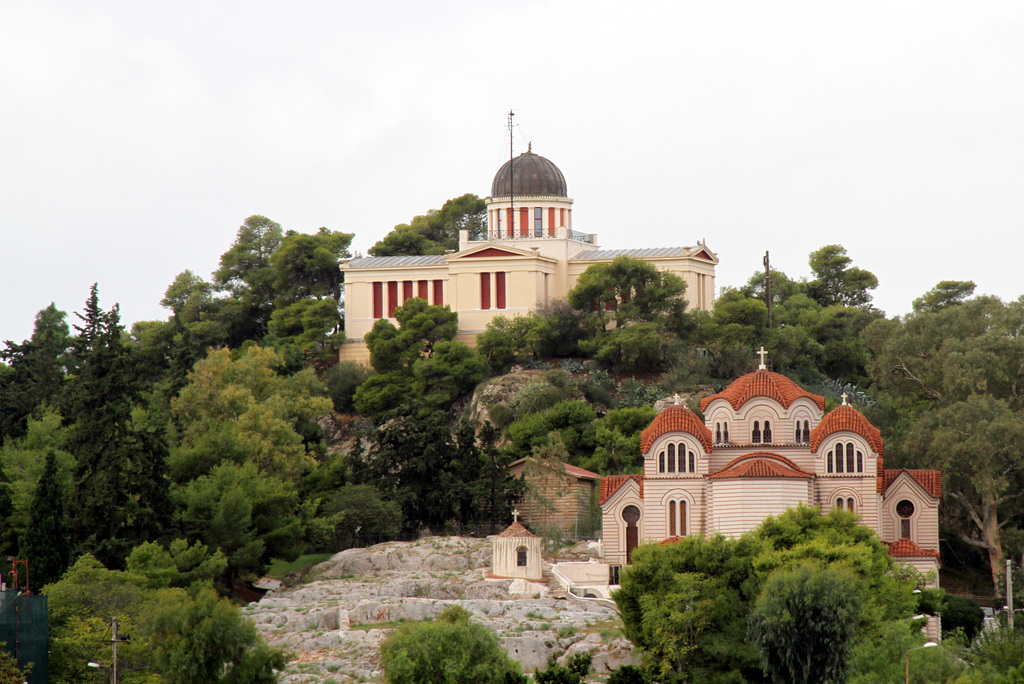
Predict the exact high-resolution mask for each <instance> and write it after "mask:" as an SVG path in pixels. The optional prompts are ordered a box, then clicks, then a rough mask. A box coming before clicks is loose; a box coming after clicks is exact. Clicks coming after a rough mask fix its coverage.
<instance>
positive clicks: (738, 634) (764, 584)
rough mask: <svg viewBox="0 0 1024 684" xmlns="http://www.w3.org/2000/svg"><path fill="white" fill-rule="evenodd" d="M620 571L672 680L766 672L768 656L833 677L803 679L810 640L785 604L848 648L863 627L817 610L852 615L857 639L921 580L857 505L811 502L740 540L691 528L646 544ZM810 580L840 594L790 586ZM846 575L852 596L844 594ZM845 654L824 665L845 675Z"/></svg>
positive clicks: (887, 617)
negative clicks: (832, 625)
mask: <svg viewBox="0 0 1024 684" xmlns="http://www.w3.org/2000/svg"><path fill="white" fill-rule="evenodd" d="M825 571H828V572H825ZM834 573H838V574H839V575H841V576H842V579H839V578H838V575H836V574H834ZM804 575H806V577H804ZM621 581H622V588H621V589H620V590H619V591H618V592H617V593H616V594H615V601H616V603H617V604H618V606H619V610H620V612H621V614H622V620H623V622H624V623H625V628H626V636H627V637H629V638H630V640H631V641H633V643H634V644H637V645H638V646H640V647H641V648H642V649H644V658H645V660H646V665H647V667H648V670H649V671H650V673H651V675H652V677H653V678H654V679H655V680H656V681H665V682H677V681H678V682H682V681H690V680H693V681H706V682H739V681H751V682H759V681H767V678H766V676H765V675H764V674H763V670H762V667H766V668H767V669H768V670H769V671H771V672H772V673H774V674H775V675H777V677H779V678H780V679H779V681H827V680H826V679H813V678H807V679H803V680H801V679H800V677H801V676H803V677H809V674H810V673H809V672H807V671H804V672H803V673H802V674H800V673H798V667H799V663H805V662H806V655H805V654H806V651H803V652H802V653H801V651H800V649H801V648H802V647H803V646H804V645H805V644H801V643H799V639H797V638H796V635H794V634H793V633H792V632H790V631H788V628H787V626H786V624H785V622H786V619H785V617H784V615H785V613H786V612H787V611H788V612H789V613H790V614H791V615H794V614H795V615H794V617H793V618H792V619H798V620H803V621H805V624H804V628H805V629H809V628H810V625H811V624H814V623H817V631H818V635H817V637H815V636H814V633H813V632H808V633H807V634H804V635H803V636H802V638H804V639H806V640H807V645H814V646H816V647H820V646H821V645H822V644H823V643H829V644H830V646H831V648H833V649H838V650H839V655H840V656H842V655H843V654H844V653H845V650H846V649H847V648H850V647H851V645H852V644H851V641H850V639H851V637H852V636H853V635H854V634H853V633H847V632H843V631H842V630H840V631H839V632H836V631H833V630H830V629H829V628H828V626H826V625H822V624H821V623H820V616H816V615H815V611H819V610H825V611H826V612H827V611H834V612H836V613H837V614H843V615H844V616H845V617H846V618H848V619H849V620H851V621H853V626H854V627H855V629H856V632H855V634H856V637H857V638H870V637H871V636H873V635H876V634H878V633H880V632H881V631H882V629H883V628H884V626H885V625H886V624H887V623H889V622H892V621H898V620H900V619H902V618H905V617H907V616H909V615H911V614H913V611H914V609H915V608H916V602H915V600H914V595H913V593H912V592H913V590H914V589H915V588H917V580H916V579H915V578H914V577H913V576H912V575H911V574H908V573H907V572H906V571H904V570H902V569H901V568H900V567H899V566H896V565H895V564H894V562H893V561H892V559H891V558H890V557H889V556H888V554H887V549H886V547H885V545H884V544H882V542H881V541H879V540H878V538H877V536H876V535H875V533H874V532H873V531H871V530H870V529H867V528H865V527H862V526H860V525H858V524H857V521H856V518H855V516H853V515H851V514H849V513H843V512H840V511H834V512H832V513H830V514H829V515H828V516H825V517H822V516H821V514H820V512H819V511H818V510H817V509H811V508H801V509H797V510H792V511H789V512H787V513H785V514H783V515H781V516H779V517H778V518H769V519H768V520H767V521H765V522H764V523H763V524H762V525H761V526H760V527H759V528H758V529H757V530H755V531H753V532H750V533H748V534H745V535H743V536H742V537H740V538H739V539H735V540H734V539H726V538H725V537H721V536H716V537H712V538H710V539H703V538H701V537H686V538H685V539H683V540H681V541H679V542H677V543H675V544H670V545H667V546H657V545H647V546H642V547H640V548H638V549H636V550H635V551H634V553H633V565H632V566H630V567H628V568H624V569H623V574H622V580H621ZM801 583H802V584H803V585H804V590H811V591H813V592H815V593H816V594H817V595H818V597H819V598H824V597H826V596H831V597H833V598H832V599H830V600H831V601H832V604H831V606H829V605H828V604H827V603H826V605H825V606H822V605H819V604H818V603H819V602H815V603H813V604H811V605H809V606H808V605H804V606H800V605H799V601H796V602H793V603H788V604H787V596H793V595H794V594H795V595H796V596H797V598H798V599H799V595H800V594H801V590H800V589H799V585H800V584H801ZM794 585H795V587H796V588H794ZM837 585H838V586H841V587H842V589H843V591H844V592H848V597H849V599H850V601H852V603H851V602H850V601H841V600H838V599H835V592H836V591H837V588H836V586H837ZM801 611H802V614H801ZM748 635H749V636H751V637H752V638H748ZM815 638H816V639H818V641H816V642H815V641H812V639H815ZM843 660H844V659H843V658H842V657H840V658H839V660H838V661H833V662H831V663H829V662H827V661H822V662H819V663H817V665H820V666H822V667H823V670H822V672H823V673H824V675H825V676H835V672H836V671H837V668H839V669H842V668H843ZM791 676H795V677H797V679H794V680H789V679H788V678H789V677H791Z"/></svg>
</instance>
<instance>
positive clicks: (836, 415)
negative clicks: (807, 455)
mask: <svg viewBox="0 0 1024 684" xmlns="http://www.w3.org/2000/svg"><path fill="white" fill-rule="evenodd" d="M837 432H854V433H856V434H858V435H860V436H861V437H863V438H864V439H866V440H868V444H870V445H871V448H872V449H874V450H875V453H876V454H879V455H881V454H882V453H884V452H883V449H884V448H885V446H884V444H883V443H882V432H881V430H879V429H878V428H876V427H875V426H874V425H872V424H871V423H870V422H868V419H867V418H865V417H864V414H863V413H861V412H860V411H858V410H857V409H855V408H853V407H852V406H848V405H846V404H844V405H842V406H837V407H835V408H834V409H832V410H831V411H829V412H828V413H827V414H825V417H824V418H822V419H821V422H820V423H818V426H817V427H816V428H814V429H813V430H811V451H817V450H818V447H819V446H821V443H822V442H824V441H825V438H826V437H828V436H829V435H833V434H835V433H837Z"/></svg>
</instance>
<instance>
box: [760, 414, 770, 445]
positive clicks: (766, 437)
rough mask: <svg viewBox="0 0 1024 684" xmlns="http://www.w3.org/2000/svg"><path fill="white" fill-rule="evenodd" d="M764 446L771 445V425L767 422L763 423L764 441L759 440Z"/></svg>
mask: <svg viewBox="0 0 1024 684" xmlns="http://www.w3.org/2000/svg"><path fill="white" fill-rule="evenodd" d="M761 441H762V442H763V443H765V444H771V443H772V424H771V423H769V422H768V421H767V420H766V421H764V439H762V440H761Z"/></svg>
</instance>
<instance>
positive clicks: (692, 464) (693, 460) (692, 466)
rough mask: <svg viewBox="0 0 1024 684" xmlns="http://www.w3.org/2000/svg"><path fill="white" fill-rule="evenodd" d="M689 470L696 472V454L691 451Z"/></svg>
mask: <svg viewBox="0 0 1024 684" xmlns="http://www.w3.org/2000/svg"><path fill="white" fill-rule="evenodd" d="M690 472H691V473H695V472H697V455H696V454H695V453H693V452H692V451H691V452H690Z"/></svg>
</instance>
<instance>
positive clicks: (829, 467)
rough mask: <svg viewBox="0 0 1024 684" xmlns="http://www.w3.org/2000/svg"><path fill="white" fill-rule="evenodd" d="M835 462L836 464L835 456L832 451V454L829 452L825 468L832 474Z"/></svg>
mask: <svg viewBox="0 0 1024 684" xmlns="http://www.w3.org/2000/svg"><path fill="white" fill-rule="evenodd" d="M834 462H835V454H834V453H833V452H831V451H830V452H828V455H827V456H825V467H826V468H827V470H828V472H830V473H831V472H832V466H833V463H834Z"/></svg>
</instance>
